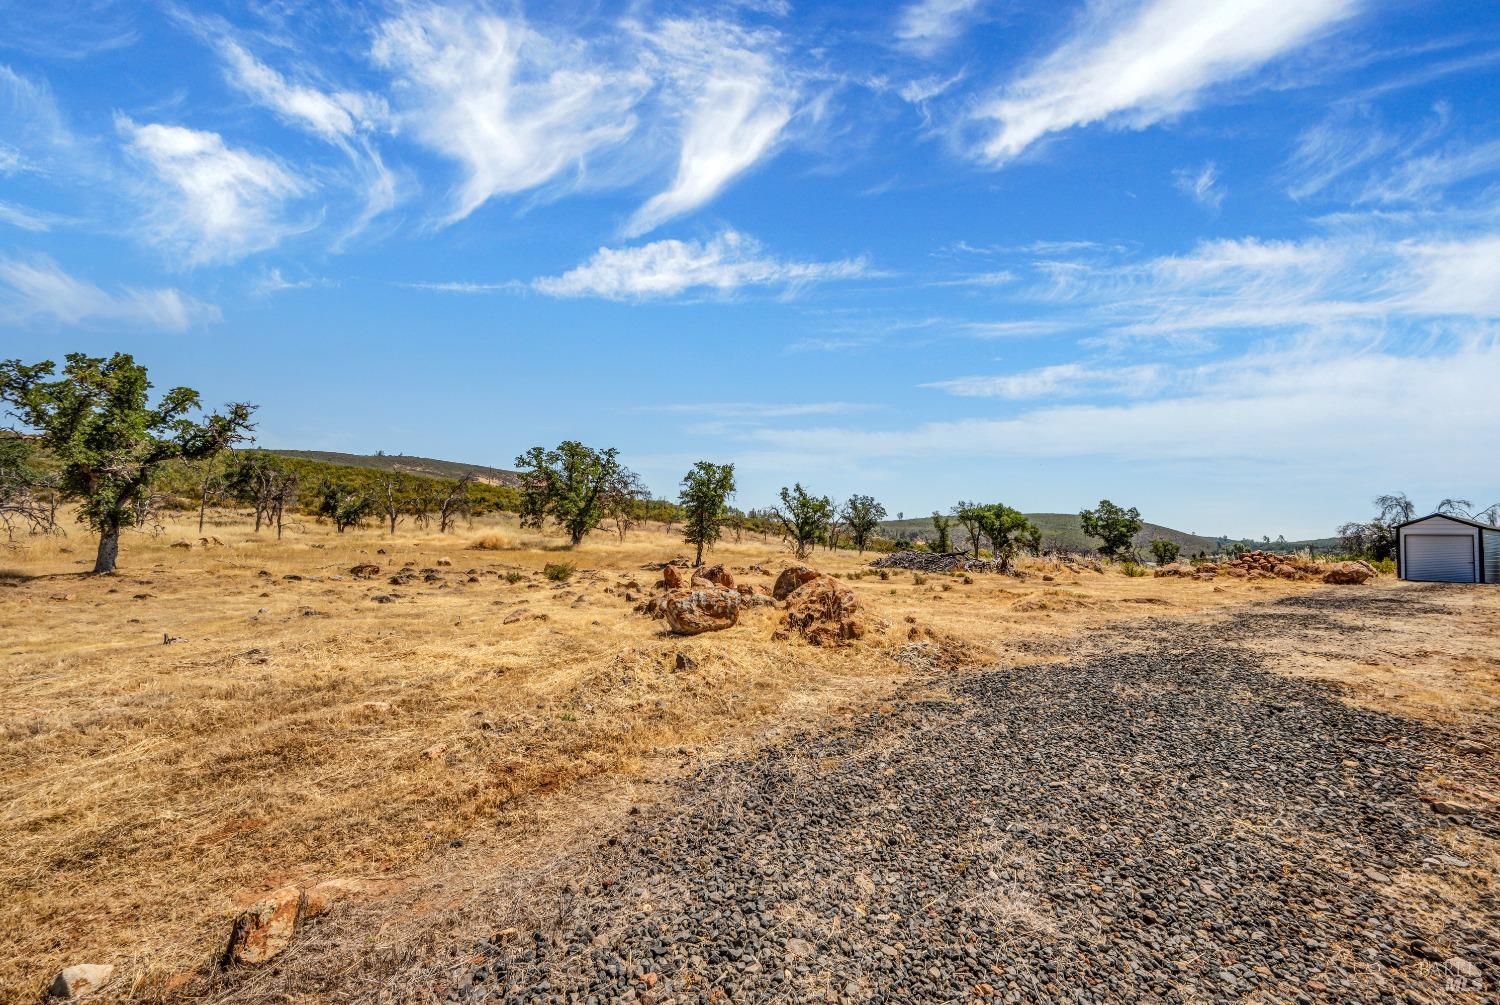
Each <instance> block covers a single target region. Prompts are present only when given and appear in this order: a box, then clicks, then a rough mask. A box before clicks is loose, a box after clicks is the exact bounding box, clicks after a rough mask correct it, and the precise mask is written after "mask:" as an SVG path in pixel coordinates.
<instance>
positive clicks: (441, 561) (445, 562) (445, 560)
mask: <svg viewBox="0 0 1500 1005" xmlns="http://www.w3.org/2000/svg"><path fill="white" fill-rule="evenodd" d="M437 564H438V565H452V564H453V559H451V558H440V559H438V560H437Z"/></svg>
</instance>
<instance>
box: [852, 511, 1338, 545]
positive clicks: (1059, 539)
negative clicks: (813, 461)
mask: <svg viewBox="0 0 1500 1005" xmlns="http://www.w3.org/2000/svg"><path fill="white" fill-rule="evenodd" d="M1026 519H1028V520H1030V521H1031V522H1032V523H1034V524H1036V525H1037V527H1039V528H1040V529H1041V532H1042V548H1043V550H1046V551H1093V550H1094V549H1095V548H1097V547H1098V546H1099V542H1098V541H1097V540H1095V539H1094V538H1091V537H1087V536H1085V535H1084V533H1083V527H1082V525H1081V524H1080V523H1079V520H1078V514H1077V513H1027V514H1026ZM881 526H882V528H883V529H884V532H885V533H886V534H887V535H889V536H891V537H893V538H897V539H899V540H906V541H930V540H931V539H932V538H933V537H934V536H935V535H934V533H933V530H932V518H931V517H920V518H916V519H909V520H887V521H886V522H885V523H884V524H882V525H881ZM952 534H953V538H954V546H955V547H963V545H964V543H965V542H966V540H967V538H966V537H965V535H964V533H963V530H962V528H960V527H958V526H957V525H955V526H954V527H953V530H952ZM1157 538H1166V539H1167V540H1168V541H1175V542H1176V543H1177V544H1178V546H1179V547H1181V548H1182V550H1183V552H1184V554H1189V555H1191V554H1195V553H1197V552H1199V551H1204V552H1208V553H1209V554H1213V553H1214V552H1217V551H1219V550H1221V548H1223V547H1225V546H1227V545H1228V544H1232V543H1235V542H1234V541H1233V540H1232V539H1230V540H1225V539H1221V538H1216V537H1205V536H1204V535H1202V534H1189V533H1187V532H1185V531H1180V530H1174V529H1173V528H1171V527H1163V526H1161V525H1160V524H1154V523H1148V524H1146V525H1145V526H1144V527H1142V528H1141V532H1140V533H1139V534H1138V535H1136V539H1135V543H1136V547H1137V548H1138V549H1140V550H1141V551H1142V552H1145V551H1146V550H1147V549H1148V547H1149V546H1150V543H1151V542H1152V541H1153V540H1155V539H1157ZM1238 543H1240V544H1243V545H1244V546H1245V547H1247V548H1264V549H1266V550H1268V551H1269V550H1276V551H1300V550H1302V549H1305V548H1307V547H1309V546H1315V547H1316V548H1317V549H1318V550H1319V551H1325V552H1326V551H1331V550H1333V548H1334V547H1335V546H1336V545H1337V544H1338V541H1337V539H1336V538H1320V539H1318V540H1316V541H1286V542H1281V543H1275V544H1266V543H1265V542H1264V541H1253V540H1251V539H1249V538H1245V539H1242V540H1240V541H1239V542H1238Z"/></svg>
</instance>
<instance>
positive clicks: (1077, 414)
mask: <svg viewBox="0 0 1500 1005" xmlns="http://www.w3.org/2000/svg"><path fill="white" fill-rule="evenodd" d="M0 24H3V25H4V30H0V356H5V357H12V356H20V357H24V358H28V359H35V358H41V357H54V358H55V357H57V356H60V355H61V354H62V353H64V352H69V351H75V350H77V351H87V352H92V353H105V352H109V351H114V350H126V351H129V352H132V353H134V354H135V355H136V356H137V357H138V358H139V359H141V360H142V361H143V362H145V363H147V364H148V365H149V366H150V367H151V369H152V373H153V375H154V377H155V378H156V381H157V384H158V386H163V387H164V386H169V385H173V384H179V383H182V384H189V385H191V386H194V387H197V388H199V389H200V390H202V391H203V392H204V394H205V396H206V398H207V399H208V400H209V401H226V400H240V399H248V400H251V401H254V402H256V403H257V404H259V405H260V413H259V421H260V426H259V433H258V436H259V441H260V442H261V443H262V444H263V445H267V446H283V447H302V448H319V449H334V450H350V451H359V452H365V451H374V450H377V449H381V450H385V451H387V452H392V453H394V452H405V453H414V454H425V455H429V456H437V457H445V458H453V459H462V460H471V461H477V462H484V463H492V464H498V465H505V464H508V463H509V462H510V461H511V459H512V458H513V457H514V456H515V455H516V454H517V453H519V452H521V451H522V450H524V449H525V448H527V447H530V446H532V445H534V444H553V443H556V442H557V441H559V440H561V439H564V438H578V439H582V440H584V441H585V442H588V443H591V444H596V445H601V446H602V445H613V446H617V447H619V448H620V449H621V451H622V453H623V455H624V457H625V459H626V461H627V463H629V464H630V465H631V466H632V467H634V468H635V469H636V470H638V471H640V472H641V473H642V474H643V475H644V476H645V477H646V479H647V481H648V483H649V484H650V485H651V486H652V487H653V489H655V490H656V491H657V492H658V493H662V494H668V493H672V492H674V491H675V487H676V482H677V480H678V479H679V478H680V477H681V473H682V472H683V471H685V470H686V469H687V467H689V466H690V464H691V463H692V462H693V461H695V460H698V459H700V458H709V459H714V460H720V461H733V462H735V464H736V465H737V468H738V471H739V476H740V479H739V480H740V485H741V491H740V494H739V501H740V503H741V504H742V505H747V506H750V505H763V504H766V503H768V502H770V501H771V500H772V498H773V496H774V493H775V490H776V489H777V488H778V487H779V486H781V485H783V484H787V483H789V482H790V481H792V480H800V481H802V482H803V483H804V484H806V485H808V486H809V487H810V488H812V489H814V490H817V491H820V492H825V493H828V494H832V495H835V496H840V497H842V496H845V495H847V494H849V493H851V492H870V493H873V494H875V495H876V496H877V497H879V498H880V499H882V500H883V501H884V502H885V503H886V505H887V506H888V508H889V509H890V511H891V512H892V513H893V514H894V513H895V512H897V511H902V512H905V513H906V514H907V515H909V516H910V515H919V514H923V513H926V512H928V511H930V510H932V509H934V508H942V509H946V508H947V507H948V506H949V505H950V504H952V503H953V502H954V501H955V500H957V499H960V498H980V499H992V500H1001V501H1004V502H1006V503H1009V504H1011V505H1014V506H1017V507H1020V508H1022V509H1024V510H1029V511H1055V510H1061V511H1069V510H1077V509H1078V508H1079V507H1080V506H1083V505H1086V504H1090V503H1092V502H1093V501H1095V500H1097V499H1099V498H1100V497H1102V496H1108V497H1110V498H1112V499H1114V500H1115V501H1117V502H1121V503H1125V504H1134V505H1137V506H1139V507H1140V508H1141V510H1142V512H1143V514H1144V515H1145V516H1146V517H1147V518H1148V519H1152V520H1155V521H1157V522H1161V523H1165V524H1169V525H1172V526H1175V527H1179V528H1181V529H1183V530H1190V531H1196V532H1199V533H1208V534H1219V533H1225V534H1230V535H1232V536H1240V535H1254V536H1260V535H1262V534H1269V535H1271V536H1272V537H1274V536H1276V535H1277V534H1285V535H1287V536H1288V537H1293V538H1295V537H1302V536H1309V535H1323V534H1326V533H1329V532H1330V531H1331V529H1332V528H1333V526H1335V525H1336V524H1338V523H1340V522H1342V521H1343V520H1345V519H1352V518H1356V517H1360V516H1363V515H1365V514H1366V512H1367V510H1368V508H1369V506H1368V500H1369V499H1370V498H1371V497H1372V496H1374V495H1375V494H1377V493H1379V492H1385V491H1392V490H1402V491H1406V492H1409V493H1411V494H1412V496H1413V497H1414V498H1416V499H1417V500H1418V502H1419V504H1421V505H1423V506H1429V505H1431V504H1432V503H1434V502H1435V501H1436V500H1437V499H1440V498H1443V497H1446V496H1460V497H1466V498H1470V499H1472V500H1473V501H1474V502H1475V503H1477V504H1479V505H1480V506H1484V505H1487V504H1489V503H1490V502H1494V501H1496V500H1497V499H1500V467H1497V465H1496V450H1495V447H1494V442H1495V434H1496V429H1497V419H1500V404H1497V401H1500V394H1497V389H1500V339H1497V327H1496V322H1497V315H1500V116H1497V114H1496V112H1495V108H1496V107H1500V7H1497V6H1496V5H1495V4H1493V3H1490V2H1472V3H1462V2H1454V3H1439V2H1415V0H1413V2H1383V3H1374V2H1359V0H1218V2H1215V3H1211V4H1208V3H1201V2H1197V0H1135V2H1119V0H1097V2H1090V3H1081V4H1058V3H1047V4H1041V3H1020V2H1001V0H994V2H985V0H918V2H915V3H911V4H908V5H905V6H902V5H899V4H892V5H889V6H888V7H886V8H883V9H876V8H875V7H872V6H871V5H864V4H847V5H845V4H794V3H786V2H779V0H760V2H754V0H747V2H740V3H723V4H717V5H715V4H705V3H700V4H653V3H634V4H627V5H623V6H614V5H609V4H602V5H594V4H587V5H584V4H580V5H563V4H546V5H542V4H537V5H533V6H531V7H523V6H520V5H509V4H486V3H477V2H476V3H426V2H410V3H395V2H393V3H367V4H353V3H325V4H316V5H302V4H295V3H291V2H287V0H262V2H250V3H244V4H215V3H195V4H182V5H175V4H170V3H111V2H108V0H73V2H69V0H56V2H52V3H48V4H34V3H29V2H25V0H0Z"/></svg>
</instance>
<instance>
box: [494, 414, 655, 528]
mask: <svg viewBox="0 0 1500 1005" xmlns="http://www.w3.org/2000/svg"><path fill="white" fill-rule="evenodd" d="M516 467H517V468H519V469H520V475H521V526H523V527H541V526H542V525H543V524H544V523H545V522H546V521H547V520H548V519H549V518H550V519H552V520H555V521H556V522H557V523H558V524H559V525H560V526H561V527H562V529H563V531H564V532H565V533H566V534H567V535H568V541H569V543H570V544H572V545H574V546H577V545H578V544H579V543H580V542H581V541H582V540H583V539H584V538H585V537H586V536H587V535H588V533H589V532H590V531H591V530H593V529H594V528H596V527H598V526H599V522H600V521H601V520H603V519H604V517H605V516H606V515H607V514H609V512H610V511H611V509H612V508H613V507H617V506H618V505H620V501H621V500H622V499H623V498H630V497H633V496H634V495H635V494H636V493H637V492H639V491H640V488H639V485H640V482H639V479H637V478H636V477H635V475H634V473H633V472H631V470H630V469H629V468H627V467H625V466H624V465H623V464H621V463H620V460H619V451H618V450H616V449H614V448H613V447H610V448H608V449H606V450H594V449H592V448H590V447H586V446H584V445H583V444H582V443H579V442H578V441H577V440H565V441H563V442H562V443H560V444H559V445H558V447H557V449H556V450H546V449H544V448H542V447H532V448H531V449H530V450H528V451H527V452H526V453H524V454H522V455H521V456H520V457H517V458H516Z"/></svg>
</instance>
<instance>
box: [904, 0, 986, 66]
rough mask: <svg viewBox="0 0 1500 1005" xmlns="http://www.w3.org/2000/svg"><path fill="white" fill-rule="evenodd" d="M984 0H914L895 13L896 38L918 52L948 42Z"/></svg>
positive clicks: (926, 53) (939, 47) (930, 51)
mask: <svg viewBox="0 0 1500 1005" xmlns="http://www.w3.org/2000/svg"><path fill="white" fill-rule="evenodd" d="M986 2H987V0H915V2H914V3H909V4H907V5H906V6H905V7H903V8H901V11H900V13H899V14H897V16H896V32H895V34H896V40H897V42H898V43H900V45H901V47H902V48H904V49H907V50H909V51H911V52H914V53H916V54H917V55H919V56H932V55H934V54H936V53H938V52H940V51H942V50H943V49H945V48H947V47H948V46H949V45H951V44H952V43H953V42H954V40H955V39H957V38H958V37H959V36H960V35H962V34H963V33H964V31H965V30H966V29H967V28H968V27H969V25H970V24H972V23H973V22H974V20H975V19H976V18H977V17H978V15H979V13H980V11H981V10H982V9H983V7H984V5H985V3H986Z"/></svg>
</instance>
